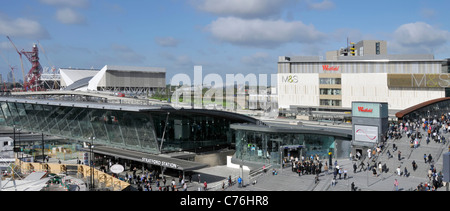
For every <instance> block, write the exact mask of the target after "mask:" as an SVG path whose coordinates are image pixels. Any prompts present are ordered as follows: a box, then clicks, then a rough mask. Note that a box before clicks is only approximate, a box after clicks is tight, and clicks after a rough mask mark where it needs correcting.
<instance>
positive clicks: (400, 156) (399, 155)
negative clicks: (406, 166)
mask: <svg viewBox="0 0 450 211" xmlns="http://www.w3.org/2000/svg"><path fill="white" fill-rule="evenodd" d="M401 159H402V152H400V150H399V151H398V160H399V161H400V160H401Z"/></svg>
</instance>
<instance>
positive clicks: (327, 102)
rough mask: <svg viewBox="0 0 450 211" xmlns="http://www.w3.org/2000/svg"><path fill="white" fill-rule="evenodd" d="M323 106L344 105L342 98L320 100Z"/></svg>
mask: <svg viewBox="0 0 450 211" xmlns="http://www.w3.org/2000/svg"><path fill="white" fill-rule="evenodd" d="M320 105H321V106H342V101H341V100H323V99H321V100H320Z"/></svg>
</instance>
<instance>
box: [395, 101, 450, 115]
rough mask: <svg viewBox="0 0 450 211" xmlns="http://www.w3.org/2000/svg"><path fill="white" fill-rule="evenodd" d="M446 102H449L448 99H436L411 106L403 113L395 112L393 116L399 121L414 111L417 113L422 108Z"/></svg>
mask: <svg viewBox="0 0 450 211" xmlns="http://www.w3.org/2000/svg"><path fill="white" fill-rule="evenodd" d="M447 100H450V97H444V98H438V99H434V100H430V101H426V102H423V103H420V104H417V105H415V106H411V107H409V108H407V109H405V110H403V111H399V112H397V113H396V114H395V116H396V117H397V118H399V119H401V118H403V117H404V116H406V115H408V114H410V113H412V112H414V111H417V110H419V109H421V108H424V107H427V106H430V105H433V104H436V103H440V102H443V101H447Z"/></svg>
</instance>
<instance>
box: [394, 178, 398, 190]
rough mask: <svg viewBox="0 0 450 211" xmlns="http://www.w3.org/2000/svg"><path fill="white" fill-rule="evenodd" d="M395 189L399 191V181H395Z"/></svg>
mask: <svg viewBox="0 0 450 211" xmlns="http://www.w3.org/2000/svg"><path fill="white" fill-rule="evenodd" d="M394 188H395V191H398V181H397V179H395V180H394Z"/></svg>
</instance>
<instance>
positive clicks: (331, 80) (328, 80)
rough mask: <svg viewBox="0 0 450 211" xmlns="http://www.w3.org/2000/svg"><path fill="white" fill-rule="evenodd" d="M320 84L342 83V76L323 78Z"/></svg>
mask: <svg viewBox="0 0 450 211" xmlns="http://www.w3.org/2000/svg"><path fill="white" fill-rule="evenodd" d="M320 84H341V79H340V78H321V79H320Z"/></svg>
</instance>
